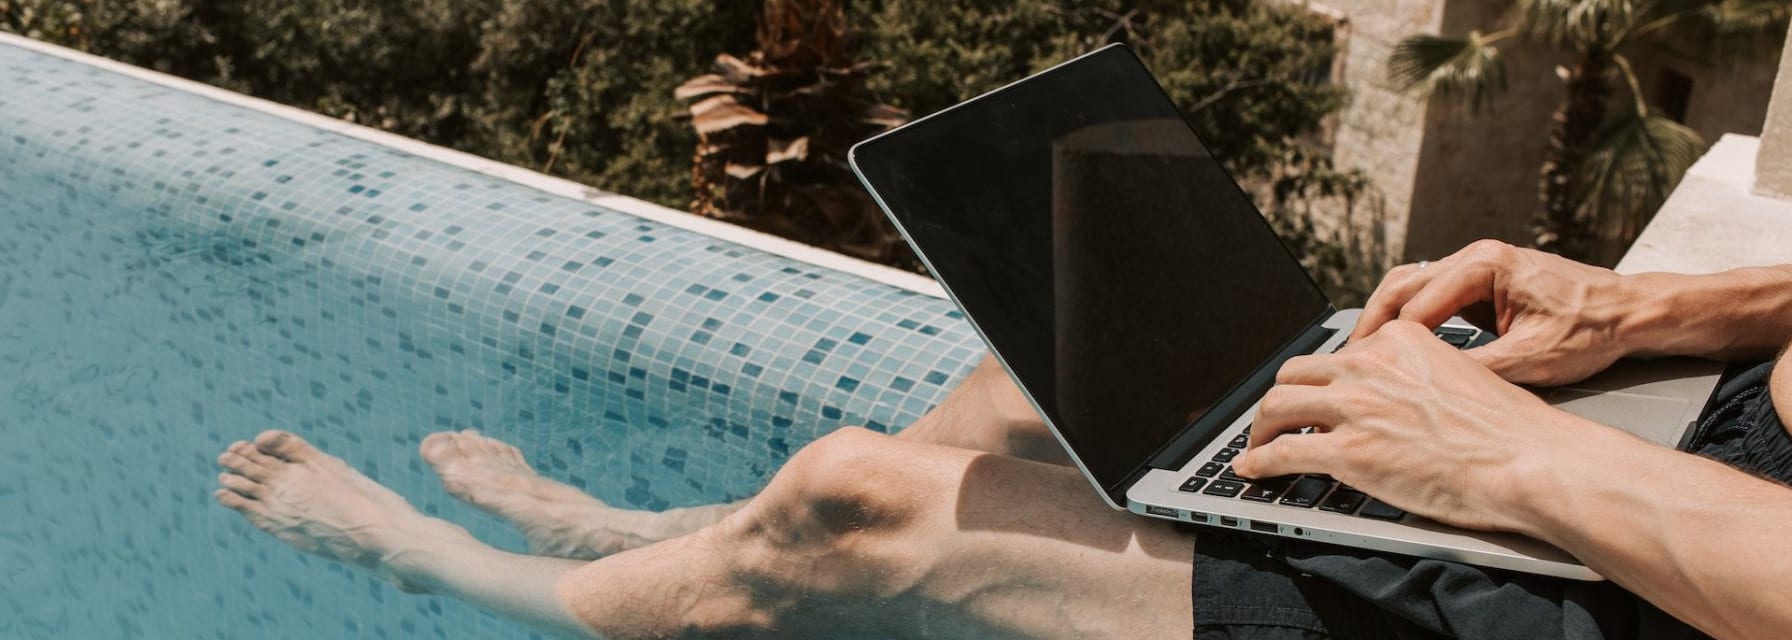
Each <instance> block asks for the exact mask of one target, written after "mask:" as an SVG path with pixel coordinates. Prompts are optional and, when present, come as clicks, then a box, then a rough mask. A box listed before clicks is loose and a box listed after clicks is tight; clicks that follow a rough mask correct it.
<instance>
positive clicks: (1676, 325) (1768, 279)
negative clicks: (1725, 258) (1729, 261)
mask: <svg viewBox="0 0 1792 640" xmlns="http://www.w3.org/2000/svg"><path fill="white" fill-rule="evenodd" d="M1624 286H1625V287H1626V288H1627V289H1628V290H1629V291H1630V296H1631V297H1632V298H1633V299H1634V300H1635V303H1634V307H1635V311H1634V313H1632V314H1631V316H1630V317H1629V318H1627V319H1626V320H1625V326H1624V328H1623V329H1622V331H1621V333H1622V334H1623V335H1624V336H1625V341H1626V342H1627V343H1629V349H1628V350H1629V351H1630V352H1631V355H1637V356H1645V357H1647V356H1665V355H1684V356H1698V357H1706V358H1714V359H1719V360H1730V359H1740V358H1767V357H1772V356H1773V355H1774V353H1776V351H1777V350H1778V349H1779V348H1780V347H1781V346H1783V345H1785V344H1786V343H1787V341H1788V340H1792V266H1776V267H1751V268H1745V269H1733V270H1730V271H1725V272H1722V273H1714V274H1710V275H1696V276H1694V275H1682V274H1673V273H1642V274H1637V275H1634V276H1628V277H1626V278H1625V279H1624Z"/></svg>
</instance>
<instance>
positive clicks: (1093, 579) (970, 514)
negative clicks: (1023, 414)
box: [559, 429, 1194, 638]
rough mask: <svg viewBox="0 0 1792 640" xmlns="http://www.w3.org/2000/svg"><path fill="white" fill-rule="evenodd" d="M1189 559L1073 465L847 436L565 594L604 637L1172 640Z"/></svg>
mask: <svg viewBox="0 0 1792 640" xmlns="http://www.w3.org/2000/svg"><path fill="white" fill-rule="evenodd" d="M1193 545H1194V538H1193V536H1191V535H1188V534H1185V533H1181V532H1177V531H1176V530H1175V529H1174V528H1173V527H1171V526H1170V525H1169V524H1168V523H1163V522H1157V521H1152V520H1147V519H1144V518H1136V517H1133V516H1131V515H1129V514H1125V513H1122V512H1118V511H1114V510H1112V509H1109V508H1107V507H1105V506H1104V505H1102V504H1101V503H1100V501H1099V499H1098V498H1097V497H1096V496H1095V495H1094V493H1092V490H1091V489H1090V487H1089V485H1088V483H1087V482H1086V481H1085V480H1084V479H1083V478H1082V477H1081V476H1080V475H1078V474H1077V472H1076V471H1075V470H1073V469H1070V468H1067V467H1063V466H1057V465H1050V464H1043V463H1038V462H1033V461H1027V460H1020V459H1016V458H1012V457H1007V456H998V455H990V454H984V453H978V452H973V451H967V450H964V449H957V448H951V447H944V446H939V445H933V444H928V443H919V442H910V441H905V440H902V439H898V438H892V437H889V436H883V435H879V434H875V433H872V432H868V431H865V430H862V429H843V430H841V431H839V432H836V433H834V434H831V435H829V436H827V437H825V438H822V439H821V440H819V441H817V442H816V443H814V444H812V445H810V446H809V447H806V448H804V449H803V450H802V451H800V452H798V454H797V455H796V456H795V457H794V458H792V460H791V461H790V463H789V464H788V465H786V466H785V467H784V469H782V470H780V471H779V473H778V475H777V476H776V477H775V478H774V479H773V480H772V482H771V484H770V485H769V486H768V487H767V488H766V490H765V491H764V492H762V493H761V494H760V495H759V496H757V497H755V498H753V499H752V500H751V501H750V502H749V504H747V505H746V506H745V508H743V509H741V510H740V511H738V512H736V513H734V514H732V515H730V516H728V517H727V518H725V519H723V520H722V521H721V522H719V523H717V524H716V525H715V526H712V527H708V528H705V529H703V530H700V531H698V532H696V533H693V534H691V535H689V536H685V537H681V538H676V539H672V540H667V541H664V542H661V543H657V544H653V545H648V546H646V547H641V548H638V549H634V550H631V551H627V552H624V553H619V554H616V555H613V556H609V557H606V558H604V559H601V560H598V561H596V562H593V563H591V564H588V565H585V566H584V567H581V568H579V569H577V570H575V571H573V572H571V573H569V574H567V575H566V576H565V577H564V578H563V579H562V580H561V583H560V588H559V593H560V595H561V597H562V599H563V600H564V601H565V602H566V603H567V607H568V608H569V609H570V610H572V611H573V613H574V614H575V615H577V616H578V617H579V619H581V620H583V621H584V622H586V623H587V624H589V625H590V626H591V627H592V628H593V629H595V630H596V631H597V632H598V633H599V634H601V635H604V636H605V637H619V638H626V637H662V636H669V635H680V634H685V633H693V632H694V633H699V634H705V635H710V634H713V635H722V636H729V637H732V636H743V637H808V636H820V635H826V633H825V632H828V631H835V632H837V631H840V630H846V629H858V630H862V631H868V632H872V633H876V634H879V635H885V636H890V637H974V638H992V637H1039V638H1052V637H1108V636H1116V637H1173V636H1183V635H1186V634H1188V633H1189V632H1190V629H1192V625H1191V621H1190V606H1189V580H1190V563H1191V559H1192V552H1193Z"/></svg>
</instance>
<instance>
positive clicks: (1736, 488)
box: [1522, 423, 1792, 638]
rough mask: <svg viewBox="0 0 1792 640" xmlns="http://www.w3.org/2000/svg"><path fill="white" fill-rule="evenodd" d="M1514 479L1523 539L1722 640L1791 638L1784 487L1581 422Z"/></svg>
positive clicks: (1788, 493) (1791, 494) (1789, 505)
mask: <svg viewBox="0 0 1792 640" xmlns="http://www.w3.org/2000/svg"><path fill="white" fill-rule="evenodd" d="M1575 430H1576V431H1580V432H1581V433H1580V434H1579V435H1580V436H1583V437H1581V438H1579V444H1578V445H1577V446H1575V447H1573V448H1572V449H1565V450H1563V452H1562V454H1561V455H1562V457H1561V458H1560V459H1559V460H1560V461H1561V462H1560V463H1559V464H1551V465H1549V466H1548V467H1547V468H1543V469H1537V470H1535V473H1533V474H1532V477H1531V478H1530V479H1528V480H1525V481H1523V482H1524V483H1525V486H1526V489H1525V490H1524V493H1525V494H1526V495H1525V497H1524V499H1525V504H1526V508H1527V509H1528V512H1527V513H1526V514H1525V517H1523V518H1522V519H1523V520H1524V521H1526V522H1528V523H1529V528H1528V530H1526V531H1524V532H1525V533H1527V534H1530V535H1532V536H1534V537H1537V538H1540V539H1543V540H1545V541H1548V542H1550V543H1552V544H1555V545H1556V546H1559V547H1561V548H1562V549H1564V550H1566V551H1568V552H1569V553H1572V554H1574V556H1575V557H1577V558H1579V559H1580V560H1581V561H1583V562H1585V563H1587V565H1588V566H1590V567H1592V568H1593V569H1594V570H1595V571H1598V572H1599V573H1600V574H1601V575H1604V576H1606V577H1607V578H1609V579H1611V580H1613V581H1615V582H1617V583H1618V584H1620V585H1623V586H1624V587H1625V588H1627V589H1629V590H1631V591H1632V592H1635V593H1636V594H1637V595H1639V596H1642V597H1643V598H1644V599H1647V600H1649V601H1650V602H1652V603H1654V604H1655V605H1656V606H1658V607H1661V608H1662V610H1664V611H1666V612H1668V613H1669V614H1671V615H1673V616H1675V617H1677V618H1680V619H1682V620H1685V621H1686V622H1688V623H1690V624H1692V625H1693V626H1696V627H1698V628H1699V629H1701V630H1703V631H1705V632H1707V633H1710V634H1712V635H1715V636H1718V637H1723V638H1765V637H1776V636H1779V635H1781V634H1782V633H1783V631H1784V630H1785V629H1788V628H1792V599H1787V598H1786V597H1785V595H1784V594H1785V593H1787V591H1788V590H1792V553H1787V552H1786V550H1785V548H1784V538H1783V536H1784V532H1785V531H1788V530H1792V489H1789V488H1787V487H1783V486H1780V485H1777V484H1774V483H1772V482H1769V481H1766V480H1762V479H1759V478H1755V477H1752V476H1749V475H1747V474H1744V473H1742V472H1740V471H1737V470H1735V469H1732V468H1730V467H1727V466H1724V465H1722V464H1720V463H1717V462H1715V461H1712V460H1708V459H1705V458H1702V457H1698V456H1694V455H1690V454H1685V453H1680V452H1676V451H1673V450H1671V449H1667V448H1663V447H1659V446H1656V445H1653V444H1649V443H1646V442H1643V441H1641V440H1638V439H1636V438H1633V437H1631V436H1629V435H1628V434H1624V433H1622V432H1619V431H1617V430H1614V429H1609V428H1606V427H1602V426H1598V425H1593V424H1591V423H1584V424H1580V425H1576V429H1575Z"/></svg>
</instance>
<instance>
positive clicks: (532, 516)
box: [422, 357, 1069, 559]
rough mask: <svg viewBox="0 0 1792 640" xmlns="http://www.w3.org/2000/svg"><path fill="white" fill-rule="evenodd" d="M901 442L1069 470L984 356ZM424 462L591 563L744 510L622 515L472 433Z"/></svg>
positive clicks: (541, 541) (448, 436)
mask: <svg viewBox="0 0 1792 640" xmlns="http://www.w3.org/2000/svg"><path fill="white" fill-rule="evenodd" d="M896 437H898V438H902V439H905V440H913V441H917V442H929V443H934V444H942V445H947V446H953V447H959V448H962V449H973V450H977V451H987V452H990V453H998V454H1003V455H1010V456H1015V457H1019V458H1026V459H1029V460H1038V461H1044V462H1051V463H1054V464H1069V458H1068V457H1066V456H1065V455H1064V450H1063V448H1062V447H1061V446H1059V444H1058V441H1057V440H1056V439H1055V438H1053V437H1052V435H1051V433H1050V432H1049V431H1047V430H1046V428H1045V424H1044V423H1043V422H1041V421H1040V420H1039V415H1038V413H1036V412H1034V410H1033V407H1032V405H1030V404H1028V403H1027V400H1026V398H1025V397H1024V396H1022V395H1021V392H1020V389H1019V388H1017V387H1015V386H1014V382H1013V381H1012V380H1011V379H1009V377H1008V374H1007V373H1006V372H1004V371H1002V367H1001V365H999V364H997V363H996V362H995V360H994V359H993V358H988V357H985V358H984V359H983V361H982V362H981V363H979V364H978V366H977V367H976V368H975V369H973V370H972V371H971V373H970V374H969V375H967V376H966V377H965V380H964V382H962V383H960V384H959V386H958V387H957V388H956V389H954V390H953V391H952V393H951V394H950V395H948V396H947V397H946V399H945V400H944V401H942V402H941V403H940V405H939V406H938V407H935V408H934V409H933V410H932V411H930V412H928V413H927V415H925V416H922V417H921V418H920V419H919V420H917V421H916V422H915V423H914V424H913V425H910V426H909V427H908V428H907V429H904V430H902V431H901V432H900V433H898V434H897V436H896ZM422 455H423V459H424V460H425V461H427V462H429V464H430V466H431V467H433V468H434V469H435V470H436V474H437V475H439V476H441V478H442V486H443V487H444V488H446V489H447V490H448V493H449V494H451V495H453V496H454V497H456V498H459V499H460V500H462V501H465V502H467V503H470V504H472V505H474V506H476V507H479V508H480V509H482V510H484V511H486V512H488V513H491V514H493V515H496V516H498V517H500V518H503V519H504V520H506V521H508V522H509V523H510V524H511V525H512V526H515V527H516V528H517V529H518V530H519V531H521V532H522V533H523V537H524V539H525V540H527V541H528V544H529V551H530V552H531V553H535V554H539V555H545V556H553V557H557V558H581V559H593V558H601V557H603V556H606V555H610V554H613V553H617V552H620V551H625V550H628V549H633V548H635V547H639V546H642V545H646V544H649V543H653V542H658V541H660V540H666V539H670V538H675V537H678V536H681V535H685V534H688V533H691V532H693V531H696V530H698V529H701V528H703V527H706V526H709V525H711V524H714V523H716V522H717V521H720V520H721V519H722V518H723V517H726V516H727V515H728V514H730V513H734V512H735V511H736V510H739V509H740V508H741V507H742V506H743V505H745V504H746V501H744V500H742V501H738V502H732V503H725V504H712V505H702V506H696V507H686V508H682V509H673V510H670V511H664V512H651V511H638V510H632V509H618V508H615V507H611V506H610V505H608V504H605V503H604V502H603V501H601V500H599V499H597V498H596V497H594V496H591V495H590V494H587V493H585V492H583V491H580V490H578V489H576V488H573V487H570V486H567V485H564V484H560V483H558V482H555V481H553V480H549V479H547V478H544V477H542V476H541V475H539V474H537V473H536V472H535V470H534V469H533V468H531V467H530V466H529V463H528V462H527V461H525V460H524V458H523V454H522V452H520V451H518V450H517V448H516V447H513V446H511V445H509V444H505V443H503V442H500V441H498V440H494V439H491V438H486V437H484V436H481V435H479V434H478V433H476V432H474V431H472V430H470V429H469V430H466V431H461V432H458V433H455V432H441V433H435V434H431V435H430V436H429V437H428V438H426V439H424V441H423V446H422Z"/></svg>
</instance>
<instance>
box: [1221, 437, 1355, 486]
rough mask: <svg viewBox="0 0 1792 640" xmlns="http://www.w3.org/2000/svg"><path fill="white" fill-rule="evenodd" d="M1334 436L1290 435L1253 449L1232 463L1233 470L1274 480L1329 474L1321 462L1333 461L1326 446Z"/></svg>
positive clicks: (1247, 450)
mask: <svg viewBox="0 0 1792 640" xmlns="http://www.w3.org/2000/svg"><path fill="white" fill-rule="evenodd" d="M1330 443H1331V434H1327V433H1308V434H1287V435H1283V436H1281V437H1279V438H1276V439H1274V440H1271V441H1269V442H1268V443H1266V444H1263V445H1260V446H1256V447H1251V448H1250V449H1246V450H1245V452H1244V453H1242V454H1240V455H1239V456H1238V458H1237V459H1236V460H1233V461H1232V469H1233V470H1234V471H1237V472H1238V475H1241V476H1244V477H1246V478H1273V477H1276V476H1285V475H1289V474H1294V473H1325V472H1326V471H1328V470H1326V469H1320V468H1319V467H1318V466H1317V463H1319V462H1321V461H1324V460H1328V459H1331V457H1330V456H1327V455H1325V451H1324V449H1325V447H1326V446H1327V445H1329V444H1330Z"/></svg>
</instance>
